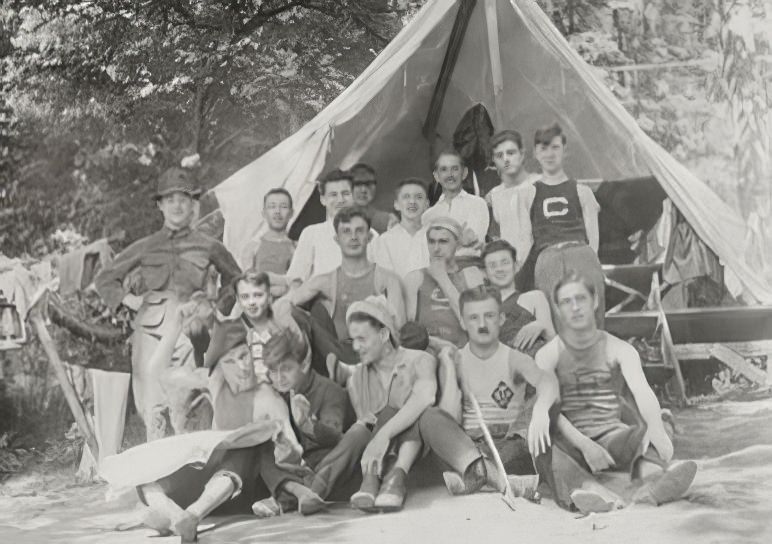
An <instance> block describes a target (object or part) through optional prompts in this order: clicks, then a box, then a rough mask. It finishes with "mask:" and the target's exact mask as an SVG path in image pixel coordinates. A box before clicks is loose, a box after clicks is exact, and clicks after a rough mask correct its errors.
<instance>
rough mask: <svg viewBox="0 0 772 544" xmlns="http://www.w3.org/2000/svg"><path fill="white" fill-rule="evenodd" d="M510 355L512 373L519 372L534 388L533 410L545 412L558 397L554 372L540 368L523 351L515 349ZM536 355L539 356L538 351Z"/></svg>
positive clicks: (558, 390)
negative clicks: (534, 401) (534, 400)
mask: <svg viewBox="0 0 772 544" xmlns="http://www.w3.org/2000/svg"><path fill="white" fill-rule="evenodd" d="M510 355H511V356H510V358H509V367H510V370H511V371H512V373H513V374H514V373H520V374H521V375H522V376H523V377H524V378H525V379H526V381H527V382H528V383H530V384H531V385H532V386H534V387H535V388H536V403H535V404H534V407H533V409H534V411H537V410H539V411H543V412H544V413H547V412H548V411H549V409H550V408H551V407H552V405H553V404H555V403H556V402H557V401H558V399H559V398H560V387H559V386H558V379H557V377H556V376H555V372H554V371H552V372H550V371H546V370H542V369H541V368H539V366H537V365H536V363H535V362H534V360H533V359H531V358H530V357H529V356H528V355H526V354H525V353H520V352H517V351H515V352H513V353H511V354H510ZM536 357H537V358H538V357H539V354H538V353H537V354H536Z"/></svg>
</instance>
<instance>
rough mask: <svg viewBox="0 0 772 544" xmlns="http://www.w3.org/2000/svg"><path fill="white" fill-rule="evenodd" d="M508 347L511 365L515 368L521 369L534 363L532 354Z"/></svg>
mask: <svg viewBox="0 0 772 544" xmlns="http://www.w3.org/2000/svg"><path fill="white" fill-rule="evenodd" d="M507 349H508V351H509V366H510V368H512V369H513V370H521V369H523V368H527V367H530V366H532V365H533V364H534V360H533V357H531V356H530V355H528V354H526V353H523V352H522V351H518V350H516V349H512V348H510V347H508V346H507Z"/></svg>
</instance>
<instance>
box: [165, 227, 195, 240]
mask: <svg viewBox="0 0 772 544" xmlns="http://www.w3.org/2000/svg"><path fill="white" fill-rule="evenodd" d="M161 232H163V233H164V234H165V235H166V237H167V238H181V237H183V236H187V235H188V234H190V232H191V228H190V226H187V227H182V228H181V229H177V230H172V229H170V228H169V227H167V226H166V225H164V226H163V227H161Z"/></svg>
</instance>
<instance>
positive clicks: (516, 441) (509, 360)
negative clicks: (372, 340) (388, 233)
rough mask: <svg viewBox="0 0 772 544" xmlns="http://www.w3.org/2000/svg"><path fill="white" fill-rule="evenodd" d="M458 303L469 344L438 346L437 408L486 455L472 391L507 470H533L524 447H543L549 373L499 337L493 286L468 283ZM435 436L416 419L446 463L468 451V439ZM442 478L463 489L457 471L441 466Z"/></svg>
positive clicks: (552, 387) (551, 388)
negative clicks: (529, 396)
mask: <svg viewBox="0 0 772 544" xmlns="http://www.w3.org/2000/svg"><path fill="white" fill-rule="evenodd" d="M459 304H460V306H461V315H462V317H463V325H464V329H466V331H467V333H468V334H469V343H468V344H467V345H466V346H464V347H463V348H461V349H460V350H458V351H455V350H452V349H449V348H445V349H443V350H442V352H441V353H440V357H439V359H440V368H441V370H440V375H441V376H444V377H443V378H442V379H441V388H442V398H441V400H440V408H442V409H443V410H445V411H446V412H447V413H449V414H451V415H452V416H453V417H454V418H456V420H457V421H459V422H460V423H461V424H462V425H463V427H464V430H465V431H466V433H467V434H468V435H469V436H470V437H471V438H472V439H473V440H474V445H475V446H476V447H477V448H479V449H480V451H482V452H484V453H485V455H486V457H490V455H491V452H490V450H489V448H488V445H487V444H486V443H485V441H484V438H483V433H482V430H481V422H480V421H479V418H478V416H477V413H476V411H475V409H474V405H473V401H472V397H474V398H475V399H476V400H477V402H478V403H479V406H480V409H481V412H482V416H483V418H484V423H485V425H486V426H487V427H488V429H489V431H490V433H491V436H492V437H493V439H494V443H495V445H496V449H497V450H498V451H499V453H500V455H501V458H502V461H503V463H504V468H505V470H506V472H507V474H516V475H522V474H535V473H536V470H535V468H534V464H533V461H532V458H531V454H530V453H529V450H530V452H531V453H533V455H534V456H537V455H539V454H540V453H542V452H544V451H546V449H547V446H548V445H549V440H550V438H549V426H550V416H549V410H550V408H551V406H553V404H555V403H556V402H557V399H558V383H557V380H556V379H555V376H554V375H552V374H551V373H548V372H543V371H541V370H539V368H538V367H537V366H536V364H535V363H534V361H533V359H532V358H531V357H529V356H528V355H525V354H524V353H521V352H519V351H515V350H513V349H512V348H510V347H507V346H506V345H505V344H503V343H501V342H500V341H499V330H500V328H501V325H502V324H503V323H504V321H505V317H504V315H503V313H502V305H501V295H500V294H499V291H498V289H496V288H495V287H484V286H480V287H476V288H474V289H468V290H466V291H464V292H463V293H461V297H460V302H459ZM526 382H527V383H530V384H531V385H532V386H534V387H535V388H536V401H535V403H534V404H533V407H532V411H531V410H529V409H528V408H527V407H526V398H525V387H526ZM531 414H532V415H531ZM529 415H530V416H531V418H530V423H529V421H528V416H529ZM427 423H429V422H428V421H427ZM526 431H527V432H526ZM435 435H436V432H435V431H434V429H433V428H432V426H430V425H427V426H426V428H424V425H423V421H422V426H421V436H422V437H423V438H424V440H425V441H427V442H429V443H430V444H431V447H432V449H433V450H434V452H435V453H436V454H437V455H438V456H439V457H440V458H441V459H443V460H444V461H446V462H449V464H451V466H453V464H454V463H452V459H454V458H456V457H459V456H469V453H468V450H469V446H470V445H469V443H468V441H459V442H455V443H449V442H447V441H446V440H443V439H442V437H441V436H435ZM526 437H527V442H526ZM486 465H487V467H486V468H487V471H488V475H489V477H488V481H489V483H490V484H491V485H493V486H494V487H496V488H497V489H499V490H501V491H503V481H502V479H501V478H498V479H497V478H495V477H494V476H495V475H496V470H495V468H493V466H492V465H491V464H490V463H486ZM445 482H446V484H447V486H448V489H449V490H450V492H451V493H453V494H463V493H468V492H469V491H470V489H468V487H467V485H468V484H467V483H466V482H465V481H464V479H463V478H462V476H461V475H460V474H458V473H453V472H446V473H445Z"/></svg>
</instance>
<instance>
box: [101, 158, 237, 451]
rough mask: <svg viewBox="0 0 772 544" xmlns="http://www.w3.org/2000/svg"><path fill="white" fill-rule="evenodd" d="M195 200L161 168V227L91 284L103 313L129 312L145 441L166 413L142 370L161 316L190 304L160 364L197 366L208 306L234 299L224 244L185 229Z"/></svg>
mask: <svg viewBox="0 0 772 544" xmlns="http://www.w3.org/2000/svg"><path fill="white" fill-rule="evenodd" d="M200 195H201V189H200V188H199V187H198V185H197V184H196V182H195V180H194V179H193V176H192V175H191V174H190V173H189V172H187V171H186V170H183V169H182V168H177V167H173V168H170V169H168V170H166V171H165V172H164V173H163V174H162V175H161V177H160V178H159V180H158V190H157V191H156V194H155V196H154V198H155V200H156V205H157V206H158V209H159V210H160V211H161V213H162V214H163V217H164V225H163V227H162V228H161V229H160V230H159V231H157V232H155V233H153V234H151V235H150V236H146V237H145V238H142V239H141V240H138V241H136V242H134V243H133V244H132V245H130V246H129V247H128V248H126V249H125V250H124V251H122V252H121V253H120V254H119V255H118V256H117V257H116V258H115V261H113V263H112V265H110V266H109V267H107V268H105V269H104V270H102V272H101V273H100V274H99V275H98V276H97V278H96V279H95V285H96V289H97V291H98V292H99V294H100V295H101V296H102V298H103V299H104V301H105V302H106V303H107V305H108V306H109V307H110V308H111V309H115V308H117V307H118V306H119V305H120V304H123V305H125V306H127V307H128V308H130V309H132V310H134V311H136V312H137V315H136V317H135V320H134V334H133V335H132V354H131V358H132V389H133V392H134V402H135V404H136V406H137V411H138V412H139V414H140V416H141V417H142V419H143V421H144V422H145V425H146V427H147V437H148V440H153V439H156V438H160V437H163V436H164V435H165V434H166V424H165V416H164V412H165V411H166V409H169V408H170V407H169V405H168V400H167V395H166V393H165V391H164V389H163V386H162V384H161V382H160V379H159V377H160V375H161V373H162V372H163V371H164V368H149V367H148V365H147V363H148V362H149V361H150V360H151V355H152V354H153V352H154V351H155V349H156V348H157V346H158V343H159V340H160V339H161V338H162V337H163V335H164V334H166V333H169V332H170V331H171V329H170V327H169V324H168V320H167V319H166V317H167V315H171V313H170V312H173V311H174V310H175V308H176V307H177V306H178V305H179V304H182V303H187V302H190V301H197V303H198V304H196V306H198V307H197V308H196V310H195V312H194V313H196V314H197V315H198V317H197V318H195V319H192V320H188V322H189V324H188V325H187V326H186V327H185V329H184V330H183V332H184V333H185V334H184V335H181V336H180V337H179V340H178V341H177V344H176V345H175V349H174V355H173V357H172V361H170V362H169V363H168V364H174V365H176V366H182V365H185V364H187V363H188V362H189V361H191V360H192V358H193V357H195V359H196V362H197V363H198V364H201V363H202V362H203V353H204V352H205V351H206V347H207V345H208V343H209V333H208V330H207V327H206V321H208V316H211V314H212V311H211V310H212V304H213V303H215V301H216V305H217V307H218V309H220V310H221V311H223V312H224V313H229V312H230V310H231V308H232V307H233V303H234V301H235V298H234V296H233V288H232V286H231V280H232V279H233V278H234V277H236V276H237V275H238V274H239V273H240V272H241V270H240V269H239V265H238V264H237V263H236V260H235V259H234V258H233V256H232V255H231V254H230V253H229V252H228V250H227V249H225V246H223V245H222V244H221V243H220V242H218V241H217V240H215V239H214V238H211V237H209V236H207V235H205V234H203V233H201V232H199V231H197V230H195V229H194V228H193V227H192V223H193V221H194V219H195V217H196V215H197V213H196V212H197V210H198V202H197V201H198V198H199V196H200ZM210 266H211V267H213V268H214V269H215V270H216V271H217V272H218V273H219V274H220V280H221V285H223V288H221V289H220V291H219V294H218V293H215V292H214V291H215V288H214V283H213V282H212V281H210V279H211V273H210ZM134 271H138V272H139V278H140V280H141V282H140V286H139V288H138V289H137V290H138V292H139V294H135V293H132V292H131V291H130V290H129V289H128V288H127V287H126V285H125V282H124V280H125V279H126V278H127V276H129V274H131V273H132V272H134ZM190 364H192V362H190ZM175 430H180V429H175Z"/></svg>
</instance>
